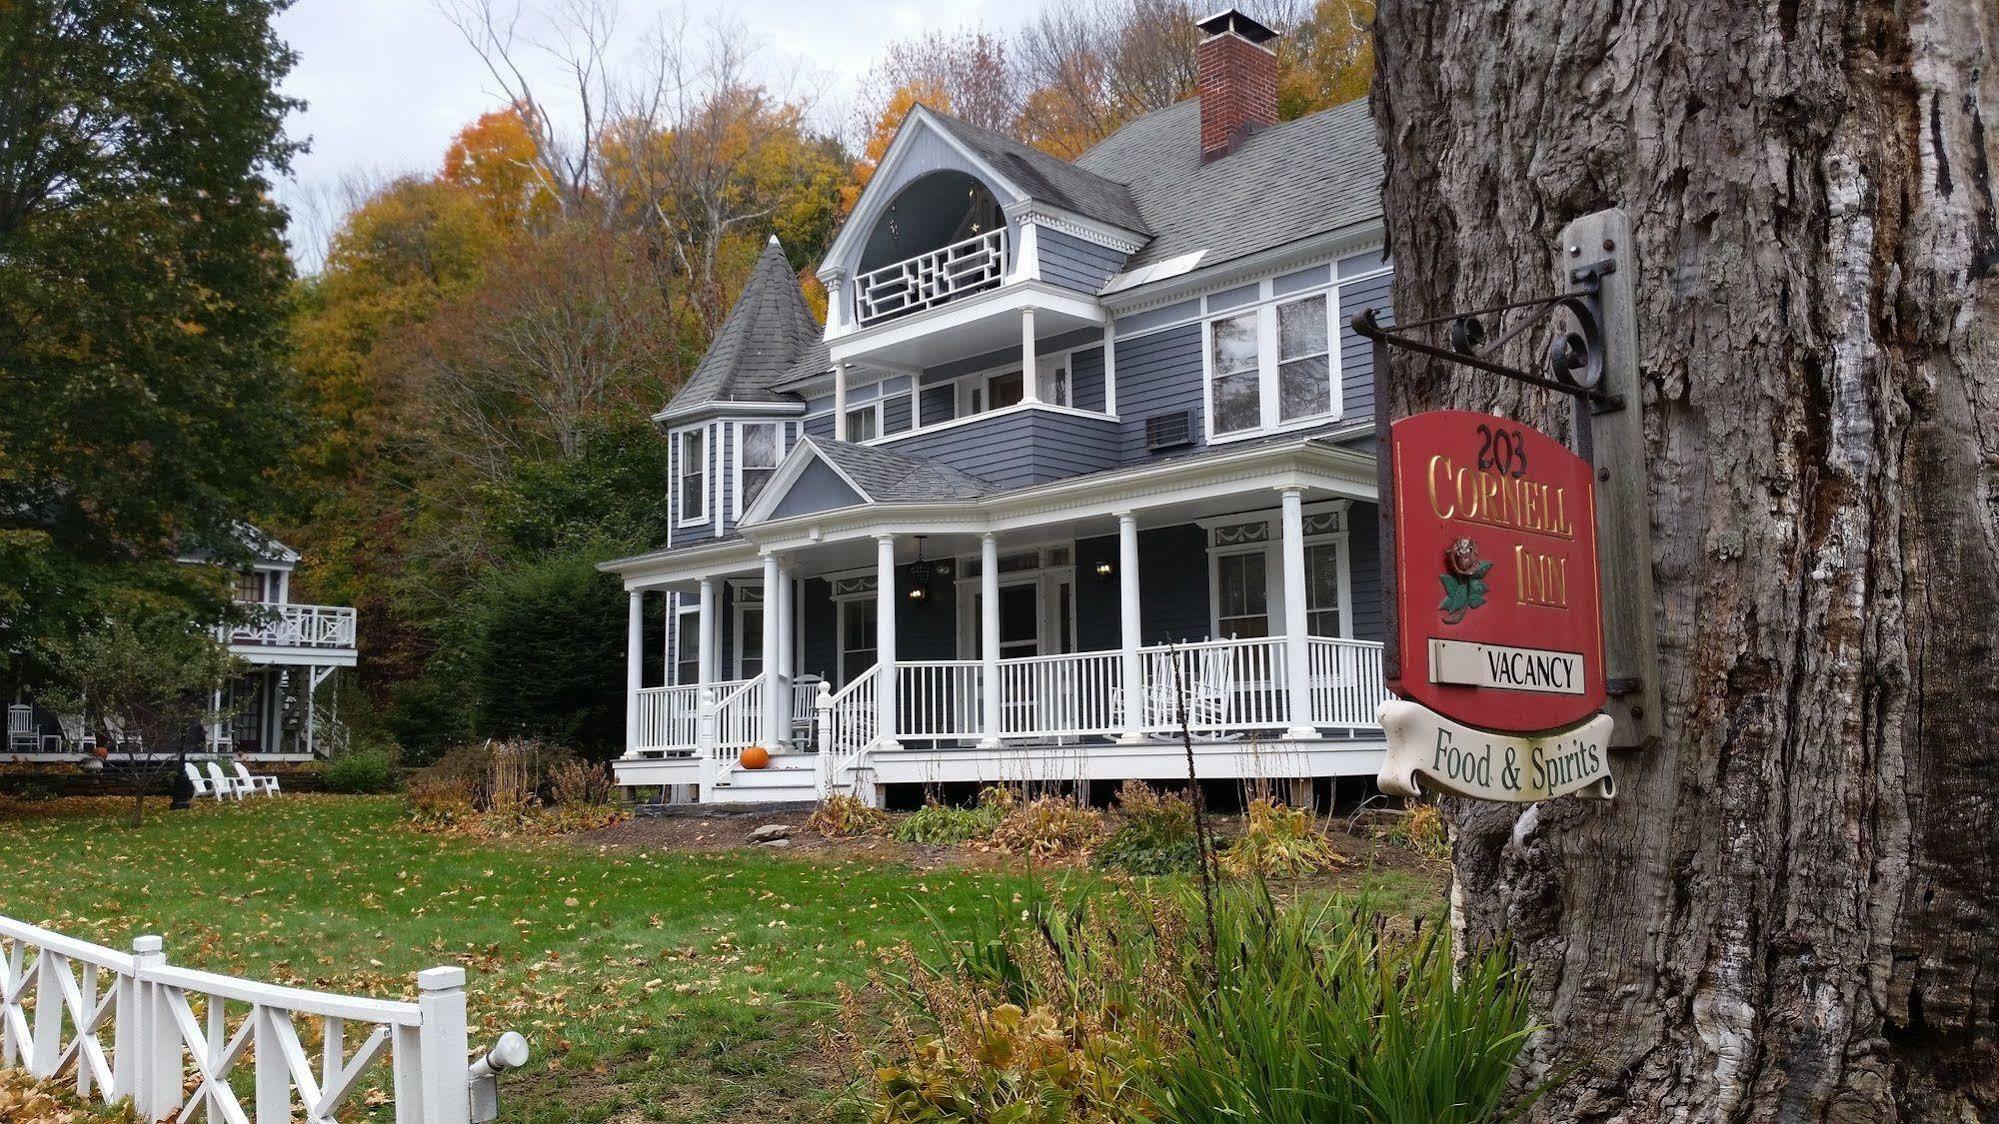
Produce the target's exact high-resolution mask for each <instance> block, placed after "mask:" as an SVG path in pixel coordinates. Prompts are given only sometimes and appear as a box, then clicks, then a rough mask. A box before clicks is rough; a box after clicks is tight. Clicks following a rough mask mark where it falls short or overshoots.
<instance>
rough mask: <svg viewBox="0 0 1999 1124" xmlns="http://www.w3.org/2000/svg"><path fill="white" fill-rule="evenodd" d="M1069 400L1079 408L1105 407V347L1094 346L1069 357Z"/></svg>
mask: <svg viewBox="0 0 1999 1124" xmlns="http://www.w3.org/2000/svg"><path fill="white" fill-rule="evenodd" d="M1069 401H1070V402H1071V403H1072V404H1073V405H1074V406H1075V407H1076V408H1077V409H1078V410H1099V411H1100V410H1102V409H1103V408H1104V349H1103V348H1101V347H1092V348H1088V349H1085V350H1083V351H1078V352H1076V353H1075V354H1074V355H1072V356H1070V358H1069Z"/></svg>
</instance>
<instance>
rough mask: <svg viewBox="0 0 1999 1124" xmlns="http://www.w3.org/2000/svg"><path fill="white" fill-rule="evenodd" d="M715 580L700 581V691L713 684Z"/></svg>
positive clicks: (714, 660) (704, 579)
mask: <svg viewBox="0 0 1999 1124" xmlns="http://www.w3.org/2000/svg"><path fill="white" fill-rule="evenodd" d="M715 624H716V621H715V579H714V578H702V579H701V657H700V666H699V675H698V680H699V682H700V685H701V687H702V689H704V690H705V689H707V688H708V686H709V685H710V684H712V683H714V682H715V663H716V656H717V655H718V653H717V652H716V651H715Z"/></svg>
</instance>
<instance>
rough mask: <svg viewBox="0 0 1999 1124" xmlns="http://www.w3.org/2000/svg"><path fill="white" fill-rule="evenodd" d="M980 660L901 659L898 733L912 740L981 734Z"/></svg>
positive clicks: (982, 673) (897, 675) (897, 671)
mask: <svg viewBox="0 0 1999 1124" xmlns="http://www.w3.org/2000/svg"><path fill="white" fill-rule="evenodd" d="M984 678H985V668H984V666H983V665H981V664H980V663H979V662H978V661H977V660H899V661H897V662H896V665H895V684H896V686H895V706H896V719H895V736H896V737H897V738H898V739H903V740H910V741H955V740H959V739H963V738H978V737H981V736H982V735H983V733H984V730H985V725H984V723H983V721H982V720H981V718H980V707H981V698H982V695H981V691H980V688H981V686H982V683H981V680H983V679H984Z"/></svg>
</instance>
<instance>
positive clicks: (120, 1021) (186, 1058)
mask: <svg viewBox="0 0 1999 1124" xmlns="http://www.w3.org/2000/svg"><path fill="white" fill-rule="evenodd" d="M416 982H417V1000H416V1002H414V1003H405V1002H396V1001H391V1000H384V999H362V998H355V997H352V996H346V995H335V994H332V993H329V992H322V991H307V990H304V989H301V988H293V987H280V986H277V985H274V984H266V983H258V982H255V981H252V980H244V979H238V978H236V977H233V976H224V975H217V974H215V973H213V972H199V971H194V970H191V969H188V968H178V967H174V966H173V965H170V964H168V963H167V958H166V952H165V950H164V948H163V947H162V943H161V940H160V938H159V937H155V936H144V937H140V938H138V939H137V940H134V941H133V942H132V951H131V952H129V953H124V952H117V951H114V950H112V949H109V948H104V947H102V946H100V945H94V944H90V943H88V942H86V941H80V940H76V939H74V938H71V937H66V936H63V935H62V934H61V933H56V932H52V931H50V930H48V929H43V928H40V927H38V926H34V925H29V924H26V923H24V922H21V921H16V920H14V919H12V918H9V917H0V1066H8V1067H22V1068H25V1069H26V1070H27V1072H28V1073H29V1075H30V1076H32V1077H35V1078H37V1079H39V1080H42V1081H56V1080H62V1081H64V1082H65V1083H68V1082H70V1081H73V1082H74V1086H75V1090H76V1094H77V1096H78V1097H80V1098H82V1099H85V1100H98V1101H103V1102H106V1103H112V1102H116V1101H118V1100H120V1099H123V1098H126V1097H130V1098H131V1099H132V1105H133V1108H134V1109H135V1110H136V1111H137V1113H138V1116H139V1118H140V1119H141V1120H147V1121H162V1120H168V1119H175V1120H179V1121H183V1122H192V1121H195V1120H202V1121H209V1122H215V1121H228V1122H229V1124H250V1122H251V1121H252V1120H254V1121H255V1122H256V1124H278V1122H281V1121H283V1122H289V1121H291V1120H293V1119H295V1118H296V1117H295V1109H302V1110H303V1113H304V1119H305V1120H306V1121H307V1122H308V1124H333V1122H335V1121H337V1120H339V1119H340V1112H341V1110H342V1108H343V1107H349V1108H351V1107H358V1106H357V1104H356V1102H357V1099H358V1097H357V1094H359V1093H361V1092H362V1090H363V1089H364V1088H365V1087H366V1081H365V1079H366V1078H367V1077H368V1076H369V1071H370V1070H371V1069H373V1068H374V1067H375V1066H376V1064H377V1063H379V1062H382V1061H384V1060H386V1062H387V1064H388V1067H389V1074H390V1081H389V1089H388V1092H389V1093H390V1094H391V1095H392V1096H393V1100H394V1106H395V1120H396V1124H472V1122H474V1121H484V1120H491V1119H493V1117H494V1115H495V1114H496V1113H497V1108H498V1106H497V1099H496V1088H495V1078H496V1077H497V1075H498V1074H499V1073H500V1072H502V1071H504V1070H506V1069H512V1068H515V1067H517V1066H519V1065H521V1064H523V1063H524V1062H526V1060H527V1043H526V1041H525V1040H524V1039H522V1038H521V1037H520V1036H519V1035H517V1034H513V1033H508V1034H506V1035H504V1036H502V1038H501V1039H500V1041H499V1043H498V1044H496V1046H495V1047H494V1049H493V1050H492V1051H491V1052H490V1053H488V1054H486V1055H485V1056H483V1057H481V1058H480V1059H478V1060H477V1061H476V1062H470V1064H468V1061H469V1043H468V1039H467V1029H466V1022H465V970H464V969H463V968H453V967H445V968H431V969H428V970H426V971H423V972H418V973H417V976H416ZM301 1019H304V1020H307V1026H308V1035H309V1037H308V1038H301V1037H300V1034H299V1020H301ZM315 1024H316V1025H315ZM312 1031H316V1032H317V1033H316V1035H314V1034H312V1033H311V1032H312ZM107 1032H108V1033H109V1035H110V1038H109V1041H107V1040H106V1038H105V1035H106V1034H107ZM315 1037H316V1039H317V1041H316V1042H315V1043H314V1047H315V1048H314V1049H312V1050H308V1048H307V1042H308V1041H310V1040H311V1038H315ZM350 1040H351V1041H353V1042H355V1045H354V1046H353V1047H352V1048H351V1049H350V1048H349V1046H348V1043H349V1041H350ZM246 1054H247V1055H248V1056H249V1058H250V1064H249V1066H248V1067H247V1071H246V1072H244V1073H243V1075H242V1080H241V1081H240V1082H237V1081H232V1078H233V1077H235V1076H236V1075H237V1073H238V1063H240V1062H242V1061H243V1060H244V1057H245V1055H246ZM190 1083H192V1084H193V1086H194V1088H193V1091H192V1092H191V1093H190V1092H188V1086H189V1084H190ZM242 1086H247V1089H248V1098H249V1107H248V1108H247V1109H246V1108H245V1105H244V1099H243V1098H244V1089H243V1088H242Z"/></svg>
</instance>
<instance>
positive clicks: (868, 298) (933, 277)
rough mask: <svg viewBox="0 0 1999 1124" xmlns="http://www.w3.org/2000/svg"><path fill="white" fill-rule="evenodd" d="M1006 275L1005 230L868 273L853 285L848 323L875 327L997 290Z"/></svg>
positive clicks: (980, 235) (996, 228) (994, 230)
mask: <svg viewBox="0 0 1999 1124" xmlns="http://www.w3.org/2000/svg"><path fill="white" fill-rule="evenodd" d="M1006 271H1007V236H1006V227H1004V226H999V227H995V228H993V229H992V230H988V231H986V232H985V233H983V234H974V235H972V236H971V237H970V238H965V239H962V240H960V241H957V242H953V243H950V244H949V245H946V246H941V247H939V248H937V249H935V250H931V251H930V252H928V253H923V254H918V255H916V256H915V257H912V258H904V259H903V260H901V261H898V262H891V263H889V264H888V265H885V266H882V267H881V268H880V269H871V270H869V271H867V272H866V273H863V274H861V275H860V276H858V277H856V278H855V279H854V319H855V322H856V323H858V324H860V325H861V326H862V327H867V326H869V325H872V324H879V323H881V322H883V321H886V320H892V319H894V318H896V317H898V316H906V315H908V314H910V313H912V312H921V311H923V310H924V309H926V308H935V307H937V306H938V305H940V304H945V303H948V302H950V301H952V300H956V299H957V298H959V297H963V296H968V295H970V294H972V293H979V292H984V291H985V290H987V289H994V288H998V287H999V285H1000V284H1001V283H1002V282H1003V281H1004V280H1005V278H1006Z"/></svg>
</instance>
